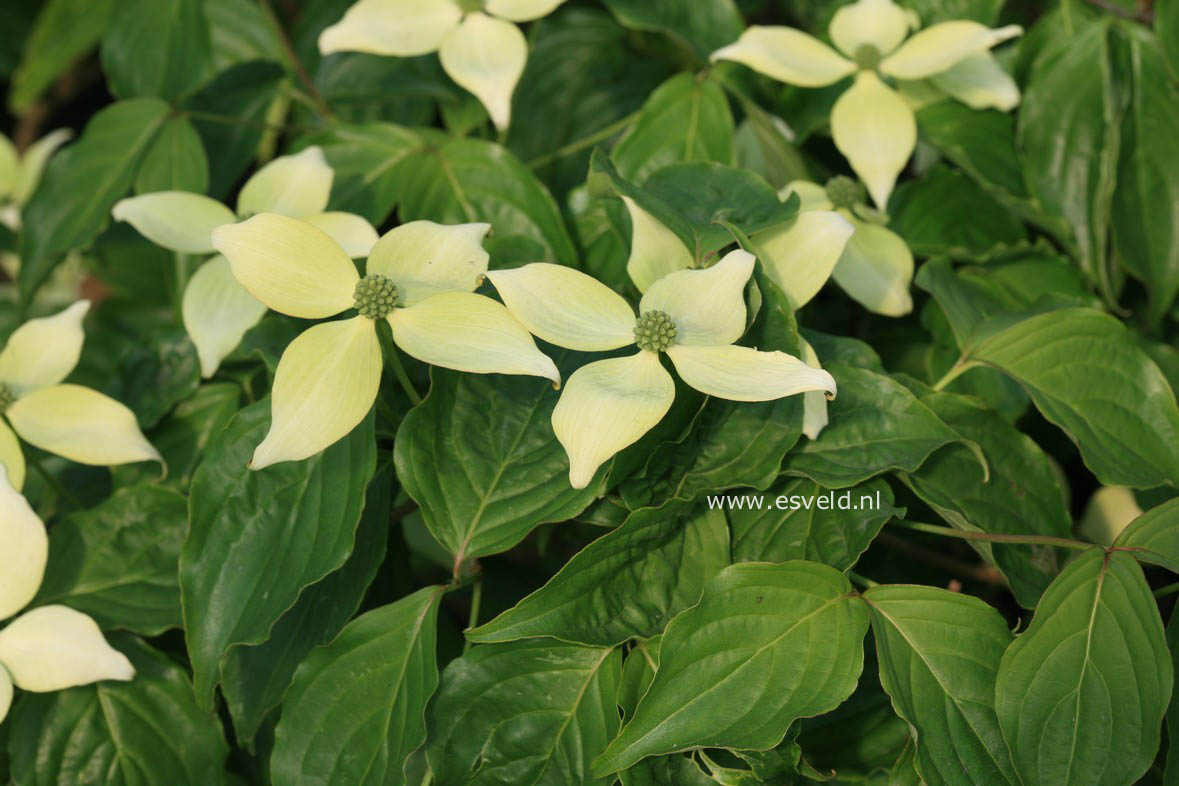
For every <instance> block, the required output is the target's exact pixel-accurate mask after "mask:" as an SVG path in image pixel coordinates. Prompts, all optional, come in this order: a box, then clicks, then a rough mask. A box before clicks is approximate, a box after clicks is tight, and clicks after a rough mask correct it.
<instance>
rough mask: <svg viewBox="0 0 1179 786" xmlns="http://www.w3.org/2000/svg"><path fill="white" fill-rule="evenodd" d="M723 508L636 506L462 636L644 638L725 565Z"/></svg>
mask: <svg viewBox="0 0 1179 786" xmlns="http://www.w3.org/2000/svg"><path fill="white" fill-rule="evenodd" d="M728 552H729V533H728V529H727V528H726V527H725V517H724V514H723V513H721V512H720V511H718V510H710V509H708V508H707V507H705V506H702V505H701V506H697V507H695V508H693V507H691V506H689V505H685V504H678V503H669V504H667V505H664V506H663V507H660V508H643V509H642V510H638V511H635V512H634V513H632V514H630V516H628V517H627V519H626V521H625V522H623V524H622V526H620V527H619V528H618V529H616V530H614V531H613V532H610V533H609V534H607V535H604V536H602V537H601V538H599V539H598V540H597V541H595V542H594V543H591V544H590V545H589V546H586V547H585V548H584V549H582V550H581V551H580V552H578V553H577V554H576V555H575V556H574V557H573V558H572V559H571V560H569V562H568V563H566V565H565V567H563V568H562V569H561V570H560V571H559V572H558V573H557V575H555V576H553V578H552V579H550V580H549V582H548V583H547V584H545V585H544V586H543V587H541V588H540V589H539V590H537V591H536V592H534V593H532V594H531V595H529V596H527V597H526V598H524V599H523V600H522V601H520V602H519V603H517V604H516V605H515V606H514V607H513V608H511V609H509V610H507V611H505V612H504V613H503V614H501V615H499V616H498V617H496V618H495V619H493V620H491V621H490V622H488V623H485V624H483V625H480V626H479V627H477V628H475V629H473V630H468V631H467V638H468V639H470V640H471V641H475V642H481V643H494V642H502V641H512V640H515V639H521V638H531V637H535V636H550V637H552V638H555V639H560V640H562V641H568V642H574V643H579V644H586V645H591V646H592V645H597V646H606V647H611V646H615V645H618V644H621V643H622V642H624V641H626V640H627V639H629V638H647V637H649V636H652V635H655V634H657V633H659V632H660V631H662V630H663V628H664V626H665V625H666V624H667V621H668V620H670V619H671V618H672V617H674V616H675V615H676V614H678V613H679V612H681V611H683V610H684V609H686V608H688V607H689V606H692V605H694V604H695V603H696V601H697V600H698V599H699V598H700V590H701V587H702V586H703V585H704V582H706V581H707V580H708V579H709V578H711V577H712V576H713V575H715V574H716V573H718V572H720V570H721V568H723V567H725V566H726V565H727V564H728V562H729V560H728Z"/></svg>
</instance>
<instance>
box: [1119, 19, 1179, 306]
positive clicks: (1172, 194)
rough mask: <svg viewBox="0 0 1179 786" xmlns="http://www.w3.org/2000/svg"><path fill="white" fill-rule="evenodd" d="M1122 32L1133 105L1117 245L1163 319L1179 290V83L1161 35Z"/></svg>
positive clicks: (1126, 132) (1122, 161)
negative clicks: (1161, 44) (1158, 37)
mask: <svg viewBox="0 0 1179 786" xmlns="http://www.w3.org/2000/svg"><path fill="white" fill-rule="evenodd" d="M1118 30H1119V31H1120V32H1123V36H1120V37H1121V38H1124V39H1125V40H1126V43H1125V44H1124V46H1125V48H1126V49H1127V50H1128V53H1127V57H1126V59H1127V61H1128V64H1129V65H1128V70H1129V75H1128V77H1129V83H1130V103H1129V107H1128V111H1127V112H1126V117H1125V121H1124V122H1123V124H1122V151H1121V155H1120V157H1119V159H1118V172H1117V189H1116V190H1115V191H1114V195H1113V216H1112V222H1111V223H1112V227H1113V239H1114V248H1115V250H1116V252H1117V256H1118V261H1120V262H1121V263H1122V265H1124V266H1125V268H1126V269H1127V270H1129V271H1130V274H1131V275H1133V276H1135V277H1136V278H1138V279H1139V280H1141V281H1142V282H1143V283H1144V284H1145V285H1146V291H1147V294H1148V296H1149V298H1150V318H1151V319H1152V320H1155V321H1158V320H1160V319H1162V317H1163V315H1164V314H1165V313H1166V311H1167V309H1168V308H1170V306H1171V303H1172V302H1173V301H1174V300H1175V294H1176V292H1179V137H1176V135H1175V134H1174V133H1173V130H1174V129H1175V128H1179V87H1177V86H1176V84H1175V82H1174V80H1173V77H1172V75H1171V73H1170V71H1169V70H1168V67H1167V63H1166V61H1165V60H1164V58H1163V53H1162V50H1161V49H1160V47H1159V45H1158V41H1156V40H1155V39H1154V38H1153V37H1152V36H1151V35H1150V34H1149V33H1147V32H1146V31H1145V30H1143V29H1142V28H1140V27H1139V26H1137V25H1125V26H1121V27H1119V28H1118Z"/></svg>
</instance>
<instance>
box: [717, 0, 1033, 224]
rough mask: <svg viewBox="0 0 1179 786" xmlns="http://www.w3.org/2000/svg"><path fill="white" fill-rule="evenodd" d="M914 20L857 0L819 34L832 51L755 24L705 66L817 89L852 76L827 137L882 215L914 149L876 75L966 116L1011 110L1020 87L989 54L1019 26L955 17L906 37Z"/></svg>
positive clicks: (893, 99) (904, 110)
mask: <svg viewBox="0 0 1179 786" xmlns="http://www.w3.org/2000/svg"><path fill="white" fill-rule="evenodd" d="M916 22H917V20H916V19H915V18H914V17H913V15H912V14H911V13H910V12H908V11H906V10H905V9H903V8H901V7H900V6H898V5H897V4H896V3H894V2H892V0H857V2H854V3H851V4H850V5H846V6H843V7H842V8H840V9H839V10H838V11H836V12H835V15H834V16H833V17H832V18H831V25H830V27H828V29H827V32H828V33H829V34H830V36H831V41H832V42H833V43H834V44H835V47H836V48H837V49H838V50H839V52H836V51H835V50H834V49H832V48H831V47H829V46H827V45H826V44H824V43H823V42H821V41H819V40H818V39H816V38H812V37H811V36H809V35H807V34H806V33H803V32H802V31H800V30H795V29H793V28H789V27H759V26H754V27H750V28H749V29H748V30H746V31H745V32H744V33H742V34H741V37H740V38H739V39H737V41H736V42H735V43H733V44H730V45H729V46H726V47H724V48H722V49H720V50H718V51H716V52H714V53H713V55H712V60H713V61H716V60H732V61H734V62H738V63H743V64H745V65H747V66H749V67H750V68H752V69H753V70H755V71H757V72H759V73H761V74H765V75H766V76H768V77H771V78H773V79H777V80H778V81H781V82H786V83H787V84H792V85H797V86H799V87H826V86H827V85H833V84H835V83H836V82H838V81H839V80H841V79H844V78H846V77H849V76H852V75H853V74H854V75H855V80H854V81H853V83H852V86H851V87H850V88H848V90H847V91H846V92H845V93H843V95H841V96H840V97H839V100H837V101H836V102H835V106H834V107H833V108H832V110H831V134H832V136H833V137H834V139H835V145H836V147H838V148H839V150H840V152H841V153H843V155H844V156H846V157H847V160H848V161H849V162H850V163H851V166H852V169H854V170H855V171H856V174H858V175H859V176H860V179H861V180H863V181H864V182H865V183H866V184H867V186H868V192H869V193H870V194H871V195H872V200H873V201H874V202H875V203H876V206H877V207H879V208H880V209H882V210H883V209H884V208H885V206H886V205H887V203H888V197H889V195H890V194H891V193H892V188H893V185H895V183H896V179H897V176H898V175H899V174H900V172H901V170H902V169H903V168H904V166H905V163H906V162H907V161H908V160H909V156H910V155H912V153H913V150H914V149H915V147H916V145H917V122H916V118H915V117H914V115H913V111H912V109H910V108H909V106H908V104H906V102H905V100H904V99H903V98H902V97H901V96H900V94H898V93H897V91H896V90H894V89H893V88H891V87H889V86H888V85H887V84H885V82H884V78H892V79H896V80H900V81H902V82H904V81H918V80H929V81H930V82H931V83H932V84H933V85H934V86H936V87H937V88H939V89H940V90H942V91H943V92H945V93H947V94H949V95H951V96H953V97H954V98H957V99H958V100H960V101H962V102H963V103H965V104H967V105H968V106H971V107H973V108H975V109H983V108H987V107H994V108H997V109H1001V110H1004V111H1007V110H1010V109H1012V108H1013V107H1014V106H1015V105H1016V104H1018V103H1019V88H1018V87H1016V85H1015V82H1014V81H1013V80H1012V79H1011V77H1010V76H1008V74H1007V73H1006V72H1005V71H1004V70H1003V68H1002V67H1001V66H1000V65H999V63H998V62H997V61H996V60H995V58H994V57H993V56H992V55H991V54H990V51H989V50H990V49H991V48H992V47H994V46H996V45H997V44H999V43H1002V42H1003V41H1006V40H1008V39H1010V38H1013V37H1015V36H1017V35H1019V34H1020V33H1022V32H1023V28H1021V27H1019V26H1018V25H1008V26H1006V27H1000V28H998V29H994V30H992V29H990V28H988V27H986V26H985V25H982V24H979V23H978V22H972V21H966V20H956V21H951V22H942V23H940V24H935V25H933V26H931V27H928V28H926V29H925V30H922V31H920V32H917V33H915V34H913V35H912V36H910V35H909V33H910V31H911V30H913V29H915V28H916V27H917V24H916ZM840 52H842V53H843V54H842V55H841V54H840Z"/></svg>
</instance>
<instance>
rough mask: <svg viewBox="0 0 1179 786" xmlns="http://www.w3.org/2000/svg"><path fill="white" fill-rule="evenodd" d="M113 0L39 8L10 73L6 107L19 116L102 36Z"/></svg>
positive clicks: (56, 2) (65, 1)
mask: <svg viewBox="0 0 1179 786" xmlns="http://www.w3.org/2000/svg"><path fill="white" fill-rule="evenodd" d="M115 6H116V3H115V0H51V2H47V3H44V4H43V5H42V6H41V12H40V13H39V14H38V15H37V21H36V22H35V23H34V25H33V28H32V30H30V31H29V36H28V39H27V40H26V41H25V42H24V44H25V45H24V47H23V49H24V52H23V54H22V56H21V60H20V63H19V64H18V65H17V67H16V70H15V71H13V73H12V88H11V91H10V92H9V94H8V108H9V109H10V110H11V111H12V112H13V113H22V112H24V111H26V110H27V109H28V108H29V106H30V105H31V104H32V103H33V102H34V101H36V100H37V99H38V98H39V97H40V96H41V93H42V92H43V91H44V90H45V89H46V88H48V87H49V86H50V85H52V84H53V82H54V80H55V79H57V78H58V77H59V76H61V74H62V73H63V72H64V71H65V70H66V69H68V68H69V67H70V66H71V65H72V64H73V63H74V61H75V60H76V59H77V58H78V57H80V56H82V55H84V54H86V53H87V52H89V51H90V50H91V49H92V48H93V47H94V46H95V45H96V44H97V43H98V40H99V39H100V38H101V37H102V34H103V32H104V31H105V30H106V26H107V24H108V22H109V20H110V18H111V17H112V16H113V11H114V9H115Z"/></svg>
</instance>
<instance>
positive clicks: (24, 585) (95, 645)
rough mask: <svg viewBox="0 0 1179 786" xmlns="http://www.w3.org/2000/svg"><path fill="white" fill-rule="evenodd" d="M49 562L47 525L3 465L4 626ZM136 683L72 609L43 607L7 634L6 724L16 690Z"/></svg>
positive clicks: (0, 599)
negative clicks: (91, 684)
mask: <svg viewBox="0 0 1179 786" xmlns="http://www.w3.org/2000/svg"><path fill="white" fill-rule="evenodd" d="M48 557H49V537H48V535H47V534H46V532H45V525H44V524H43V523H42V522H41V519H40V518H39V517H38V516H37V514H36V513H35V512H33V509H32V508H30V507H29V503H28V502H27V501H26V500H25V498H24V497H23V496H21V494H20V492H18V491H17V490H16V489H15V488H13V484H12V483H11V482H10V481H9V477H8V473H7V472H6V471H5V470H4V467H3V466H0V621H3V620H6V619H8V618H9V617H11V616H12V615H13V614H16V613H17V612H18V611H20V610H21V609H23V608H24V607H25V606H26V605H28V603H29V601H31V600H32V599H33V598H34V597H35V596H36V594H37V590H38V589H39V588H40V587H41V580H42V579H43V578H44V576H45V565H46V562H47V560H48ZM134 677H135V669H134V667H133V666H132V665H131V662H130V661H128V660H127V658H126V656H124V655H123V653H121V652H119V651H117V650H115V649H113V648H112V647H111V646H110V645H109V644H107V642H106V639H105V638H103V635H102V631H100V630H99V629H98V625H97V624H95V622H94V620H92V619H90V617H88V616H86V615H85V614H82V613H81V612H78V611H74V610H73V609H71V608H67V607H66V606H41V607H40V608H36V609H33V610H31V611H27V612H25V613H24V614H22V615H21V616H19V617H17V618H16V619H15V620H13V621H12V622H10V623H8V625H7V626H4V627H3V628H2V629H0V721H3V720H4V718H5V716H7V715H8V708H9V706H10V705H11V704H12V689H13V686H15V687H17V688H21V689H23V690H28V691H34V692H37V693H44V692H47V691H55V690H64V689H66V688H72V687H75V686H78V685H89V684H90V683H92V682H98V681H100V680H124V681H126V680H130V679H132V678H134Z"/></svg>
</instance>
